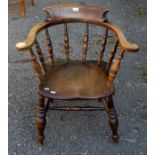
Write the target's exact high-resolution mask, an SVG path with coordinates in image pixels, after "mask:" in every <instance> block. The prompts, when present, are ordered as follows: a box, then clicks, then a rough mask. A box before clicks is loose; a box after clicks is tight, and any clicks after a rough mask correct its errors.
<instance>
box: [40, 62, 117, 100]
mask: <svg viewBox="0 0 155 155" xmlns="http://www.w3.org/2000/svg"><path fill="white" fill-rule="evenodd" d="M48 67H49V70H48V73H47V74H46V77H45V81H44V83H41V84H40V86H39V92H40V94H41V95H43V96H46V97H48V98H53V99H98V98H103V97H106V96H109V95H112V94H113V93H114V86H113V83H112V82H110V81H108V76H107V74H106V70H105V68H106V63H102V68H100V67H99V66H98V65H97V62H94V61H88V62H87V63H82V62H80V61H71V62H68V63H62V64H58V65H53V66H48ZM47 89H48V90H47ZM52 92H55V93H52Z"/></svg>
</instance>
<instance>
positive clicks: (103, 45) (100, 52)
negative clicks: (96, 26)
mask: <svg viewBox="0 0 155 155" xmlns="http://www.w3.org/2000/svg"><path fill="white" fill-rule="evenodd" d="M107 38H108V28H106V29H105V34H104V39H103V40H102V43H101V48H100V51H99V57H98V65H101V62H102V57H103V54H104V51H105V46H106V43H107Z"/></svg>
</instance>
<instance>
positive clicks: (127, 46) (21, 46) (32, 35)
mask: <svg viewBox="0 0 155 155" xmlns="http://www.w3.org/2000/svg"><path fill="white" fill-rule="evenodd" d="M63 22H68V21H67V19H63V20H60V21H59V20H58V21H57V20H55V21H53V22H51V21H45V22H42V23H38V24H36V25H35V26H34V27H33V28H32V29H31V30H30V32H29V34H28V37H27V38H26V40H25V41H24V42H19V43H17V44H16V48H17V50H19V51H24V50H27V49H29V48H30V47H31V46H32V45H33V43H34V41H35V39H36V36H37V34H38V33H39V32H40V31H41V30H43V29H44V28H46V27H48V26H50V25H55V24H56V23H63ZM70 22H71V21H70ZM87 22H89V23H92V24H93V23H94V24H97V25H100V26H103V27H105V26H106V27H107V28H109V29H111V30H112V31H113V32H114V33H115V34H116V35H117V37H118V39H119V43H120V45H121V48H122V49H123V50H125V51H129V52H137V51H138V50H139V48H138V45H136V44H132V43H130V42H128V41H127V39H126V37H125V36H124V34H123V32H122V31H121V29H120V28H119V27H118V26H116V25H115V24H113V23H110V22H103V21H101V20H96V21H91V20H89V19H88V20H87Z"/></svg>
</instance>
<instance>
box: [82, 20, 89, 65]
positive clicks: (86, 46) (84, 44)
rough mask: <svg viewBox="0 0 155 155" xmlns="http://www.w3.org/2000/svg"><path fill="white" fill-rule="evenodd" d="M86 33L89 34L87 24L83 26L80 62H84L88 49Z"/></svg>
mask: <svg viewBox="0 0 155 155" xmlns="http://www.w3.org/2000/svg"><path fill="white" fill-rule="evenodd" d="M88 34H89V24H88V23H87V24H86V26H85V33H84V36H83V47H82V48H83V52H82V62H86V56H87V50H88Z"/></svg>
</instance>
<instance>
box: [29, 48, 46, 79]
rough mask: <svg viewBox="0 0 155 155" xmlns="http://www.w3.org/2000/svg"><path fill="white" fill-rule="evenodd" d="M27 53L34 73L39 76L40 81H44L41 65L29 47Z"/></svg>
mask: <svg viewBox="0 0 155 155" xmlns="http://www.w3.org/2000/svg"><path fill="white" fill-rule="evenodd" d="M29 55H30V59H31V61H32V64H33V69H34V71H35V73H36V74H37V76H38V77H39V79H40V81H44V79H45V77H44V74H43V73H42V70H41V66H40V64H39V62H38V60H37V56H36V55H35V54H34V52H33V50H32V48H29Z"/></svg>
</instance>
